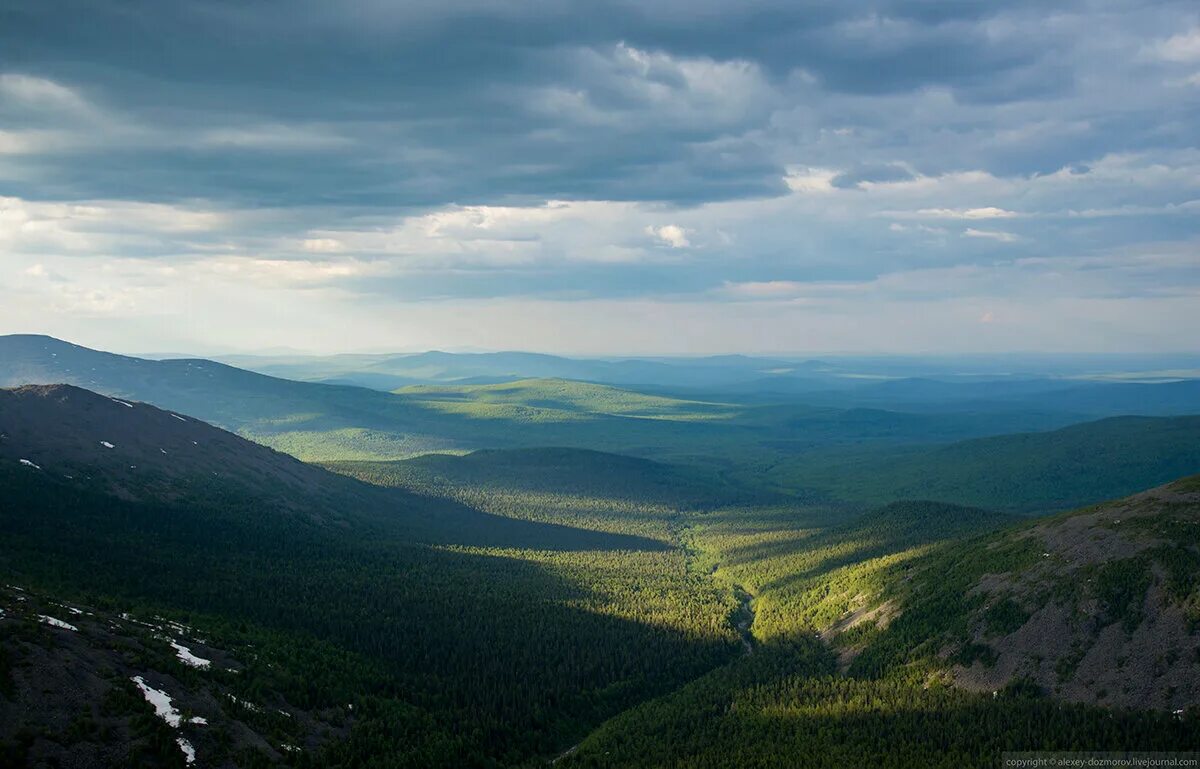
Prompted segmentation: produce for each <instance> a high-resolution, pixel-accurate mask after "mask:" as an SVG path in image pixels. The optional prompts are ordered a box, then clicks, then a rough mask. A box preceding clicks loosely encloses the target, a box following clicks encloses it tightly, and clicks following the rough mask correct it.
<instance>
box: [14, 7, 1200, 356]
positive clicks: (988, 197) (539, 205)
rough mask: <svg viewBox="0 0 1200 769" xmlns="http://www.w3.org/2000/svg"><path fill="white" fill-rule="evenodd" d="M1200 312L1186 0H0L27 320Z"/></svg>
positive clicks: (239, 325) (993, 333) (162, 328)
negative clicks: (1052, 0)
mask: <svg viewBox="0 0 1200 769" xmlns="http://www.w3.org/2000/svg"><path fill="white" fill-rule="evenodd" d="M1051 8H1052V9H1053V10H1051ZM1197 329H1200V7H1197V5H1196V3H1195V2H1194V0H1187V1H1186V2H1171V1H1170V0H1111V1H1109V2H1105V1H1103V0H1064V1H1063V2H1056V3H1046V2H1044V1H1042V0H1011V1H1010V2H1003V3H997V2H992V1H991V0H986V1H984V0H978V1H977V0H959V1H958V2H954V1H952V0H875V1H874V2H863V1H861V0H841V1H839V2H807V1H804V0H788V1H787V2H783V1H782V0H769V1H763V0H652V1H651V2H645V0H594V1H592V2H587V3H580V2H570V1H569V0H524V1H521V0H439V2H437V3H428V2H415V1H408V0H390V1H389V0H344V1H343V2H338V3H330V2H326V1H325V0H288V1H286V2H285V1H284V0H256V1H255V2H246V1H245V0H237V1H235V0H0V332H18V331H23V332H42V333H50V334H54V335H56V336H61V337H65V338H68V339H70V340H72V341H77V342H80V343H84V344H89V345H93V346H101V347H105V348H107V349H117V350H124V351H150V350H160V351H167V350H170V351H195V352H216V351H237V350H263V349H268V348H275V347H287V348H294V349H299V350H309V351H319V352H327V351H337V350H416V349H429V348H442V349H532V350H544V351H550V352H564V353H583V354H606V353H706V352H729V351H741V352H776V353H779V352H828V351H864V352H865V351H872V352H876V351H884V352H916V351H936V352H961V351H974V352H996V351H1018V350H1022V351H1023V350H1030V351H1065V350H1072V351H1149V350H1154V351H1185V350H1192V351H1194V350H1196V349H1197V344H1198V342H1197V340H1198V339H1200V334H1198V333H1197Z"/></svg>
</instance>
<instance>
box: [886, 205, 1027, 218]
mask: <svg viewBox="0 0 1200 769" xmlns="http://www.w3.org/2000/svg"><path fill="white" fill-rule="evenodd" d="M890 215H892V216H896V217H902V216H914V217H917V218H930V219H1012V218H1013V217H1015V216H1017V215H1018V214H1017V213H1016V212H1015V211H1008V210H1006V209H1003V208H997V207H995V206H983V207H982V208H922V209H920V210H919V211H914V212H912V213H911V214H910V213H908V212H894V213H892V214H890Z"/></svg>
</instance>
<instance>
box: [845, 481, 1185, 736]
mask: <svg viewBox="0 0 1200 769" xmlns="http://www.w3.org/2000/svg"><path fill="white" fill-rule="evenodd" d="M906 570H907V578H906V579H905V580H896V581H894V582H891V583H889V584H888V586H887V587H886V588H885V589H884V591H883V592H882V593H881V595H880V598H881V599H882V600H883V601H884V602H885V603H886V604H887V605H889V606H890V607H891V608H890V611H889V613H890V614H892V616H893V617H894V618H893V619H892V620H891V622H890V624H888V625H887V626H886V627H884V628H870V629H869V630H867V631H865V632H863V633H862V634H861V635H860V636H859V637H858V638H857V639H855V640H854V643H855V644H857V645H858V646H859V647H860V648H861V654H859V655H858V657H857V659H855V661H854V664H853V666H852V667H851V672H852V673H853V672H859V673H862V674H866V675H877V674H879V673H881V672H882V671H885V670H888V669H892V668H894V667H895V666H897V665H901V664H903V665H910V666H911V665H923V666H925V667H926V668H927V669H928V670H929V671H930V674H931V675H932V674H935V672H936V674H938V675H944V676H946V679H947V681H948V682H950V683H952V684H953V685H955V686H958V687H961V688H965V689H969V690H977V691H993V690H997V689H1003V688H1004V687H1006V686H1011V685H1015V684H1019V685H1022V686H1026V687H1030V688H1032V689H1033V690H1036V691H1040V692H1044V693H1046V694H1050V695H1053V696H1055V697H1059V698H1062V699H1066V700H1073V701H1080V702H1087V703H1092V704H1104V705H1109V706H1114V707H1135V706H1136V707H1152V708H1158V709H1161V710H1166V711H1178V712H1183V711H1184V710H1185V709H1188V708H1196V707H1200V636H1198V635H1197V634H1196V627H1197V625H1198V623H1200V594H1198V593H1197V588H1198V586H1200V476H1193V477H1191V478H1188V479H1184V480H1181V481H1177V482H1174V483H1171V484H1167V485H1165V486H1161V487H1158V488H1155V489H1152V490H1150V491H1146V492H1142V493H1139V494H1135V495H1133V496H1130V497H1127V498H1124V499H1121V500H1117V501H1114V502H1109V503H1105V504H1102V505H1096V506H1093V507H1089V508H1084V509H1081V510H1075V511H1072V512H1070V513H1067V514H1063V515H1059V516H1055V517H1053V518H1049V519H1045V520H1040V521H1036V522H1028V523H1024V524H1022V525H1020V526H1016V527H1010V528H1007V529H1004V530H1002V531H1000V532H998V533H995V534H991V535H987V536H984V537H981V538H978V539H975V540H971V541H968V542H965V543H962V544H959V545H953V546H948V547H945V548H941V549H939V550H936V551H934V552H931V553H929V554H928V555H924V556H922V557H921V558H918V559H916V560H914V561H912V562H911V563H909V564H908V565H907V569H906Z"/></svg>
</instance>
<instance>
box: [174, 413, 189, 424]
mask: <svg viewBox="0 0 1200 769" xmlns="http://www.w3.org/2000/svg"><path fill="white" fill-rule="evenodd" d="M171 416H173V417H175V418H176V419H178V420H179V421H180V422H186V421H187V420H186V419H184V418H183V417H181V416H179V415H178V414H171Z"/></svg>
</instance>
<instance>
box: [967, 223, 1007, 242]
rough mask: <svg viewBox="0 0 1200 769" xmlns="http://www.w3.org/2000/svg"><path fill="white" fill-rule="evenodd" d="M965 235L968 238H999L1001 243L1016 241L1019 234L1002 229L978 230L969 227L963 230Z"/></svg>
mask: <svg viewBox="0 0 1200 769" xmlns="http://www.w3.org/2000/svg"><path fill="white" fill-rule="evenodd" d="M963 235H964V236H965V237H968V238H985V239H987V240H997V241H1000V242H1001V243H1015V242H1016V241H1017V239H1018V238H1017V236H1016V235H1014V234H1012V233H1011V232H1004V231H1002V230H977V229H975V228H974V227H968V228H967V229H965V230H963Z"/></svg>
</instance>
